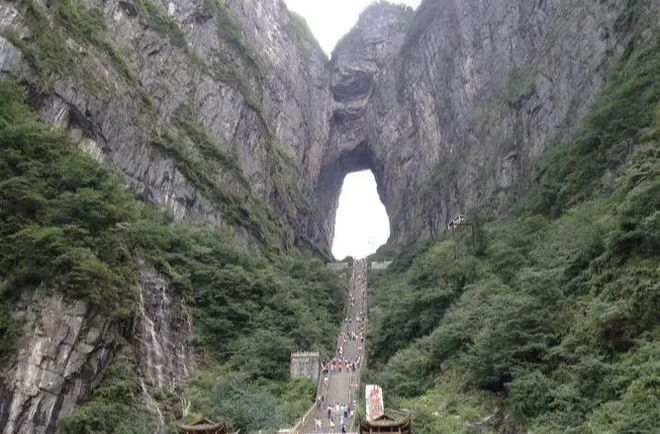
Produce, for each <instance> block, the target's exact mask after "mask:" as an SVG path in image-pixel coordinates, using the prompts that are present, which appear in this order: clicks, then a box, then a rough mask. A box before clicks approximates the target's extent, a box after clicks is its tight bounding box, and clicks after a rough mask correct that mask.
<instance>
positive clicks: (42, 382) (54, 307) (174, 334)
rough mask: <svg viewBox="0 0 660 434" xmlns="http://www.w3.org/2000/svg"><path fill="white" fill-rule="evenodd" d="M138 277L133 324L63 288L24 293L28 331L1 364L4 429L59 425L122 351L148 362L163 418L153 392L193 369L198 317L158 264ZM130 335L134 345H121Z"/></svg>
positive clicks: (19, 312)
mask: <svg viewBox="0 0 660 434" xmlns="http://www.w3.org/2000/svg"><path fill="white" fill-rule="evenodd" d="M139 283H140V288H139V290H140V305H139V311H138V312H137V314H136V322H135V325H134V327H129V326H130V325H129V324H118V323H116V322H113V321H111V320H110V319H108V317H107V316H106V315H103V314H101V313H100V312H98V311H97V310H94V309H90V308H89V307H88V306H87V304H85V303H83V302H81V301H71V300H68V299H66V298H64V296H63V295H62V294H60V293H58V292H56V291H52V292H50V293H49V292H48V291H46V290H39V291H35V292H31V293H28V292H26V293H25V294H24V296H23V298H22V299H21V300H20V302H19V303H18V305H17V306H16V308H15V316H16V318H17V319H18V320H19V321H20V322H21V323H22V324H23V325H24V329H25V334H24V335H23V338H22V339H20V341H19V342H18V344H17V351H16V356H15V357H14V358H13V359H12V360H11V361H10V363H9V365H8V366H6V367H5V368H4V369H2V370H0V392H1V393H0V427H2V431H1V432H2V433H3V434H25V433H35V434H42V433H43V434H46V433H53V432H55V428H56V424H57V421H58V420H59V419H60V418H61V417H62V416H65V415H67V414H68V413H70V412H71V410H73V408H74V406H75V405H76V404H78V403H79V402H80V401H81V400H84V399H86V398H87V397H88V396H89V394H90V392H91V391H92V390H93V388H94V387H96V386H97V385H98V384H99V382H100V381H101V380H102V378H103V374H104V372H105V370H106V368H107V367H108V365H109V364H110V363H111V362H112V360H113V358H114V357H115V355H116V354H117V353H118V351H122V352H123V353H124V354H125V355H128V357H132V358H133V359H134V360H133V361H134V362H135V363H136V365H137V366H139V367H140V368H141V371H142V374H143V377H144V392H145V396H144V404H145V409H146V410H148V411H150V412H151V413H153V416H154V418H153V419H154V420H155V421H158V420H159V418H158V415H159V412H160V410H159V409H158V406H157V404H156V403H155V401H154V400H153V399H151V396H150V395H149V393H150V391H151V390H154V389H162V390H165V391H169V392H172V391H175V390H176V389H177V387H179V386H180V385H181V383H182V381H183V380H185V379H186V378H187V377H188V375H189V374H190V373H191V372H192V369H193V367H194V354H193V347H192V321H191V317H190V315H189V313H188V312H187V310H186V307H185V306H184V305H183V304H182V303H181V301H179V300H177V298H175V297H174V296H173V294H172V293H171V292H170V288H169V284H168V282H167V280H166V279H165V278H164V277H163V276H162V275H160V274H159V273H158V272H157V271H156V270H155V269H154V268H153V266H152V265H150V264H147V263H142V264H140V282H139ZM132 328H134V331H131V330H132ZM124 339H127V340H128V342H129V347H127V348H123V349H122V348H121V342H123V340H124ZM163 427H164V421H162V420H161V426H160V428H161V429H162V428H163Z"/></svg>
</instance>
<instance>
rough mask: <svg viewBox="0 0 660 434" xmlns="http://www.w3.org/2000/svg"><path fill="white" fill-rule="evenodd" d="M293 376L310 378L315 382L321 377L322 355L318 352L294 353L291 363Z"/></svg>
mask: <svg viewBox="0 0 660 434" xmlns="http://www.w3.org/2000/svg"><path fill="white" fill-rule="evenodd" d="M290 373H291V378H292V379H295V378H309V379H310V380H312V381H313V382H314V383H315V384H318V383H319V380H320V379H321V355H320V354H319V353H318V352H310V353H293V354H291V365H290Z"/></svg>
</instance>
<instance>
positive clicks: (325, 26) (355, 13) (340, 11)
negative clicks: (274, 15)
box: [284, 0, 421, 55]
mask: <svg viewBox="0 0 660 434" xmlns="http://www.w3.org/2000/svg"><path fill="white" fill-rule="evenodd" d="M284 2H285V3H286V4H287V6H288V8H289V9H290V10H292V11H295V12H298V13H299V14H300V15H302V16H303V17H304V18H305V20H307V24H309V27H310V29H312V33H314V36H316V39H317V40H318V41H319V43H320V44H321V47H323V49H324V50H325V52H326V53H328V55H330V53H331V52H332V50H333V49H334V48H335V45H337V42H338V41H339V40H340V39H341V37H342V36H344V35H345V34H346V33H348V31H349V30H351V28H352V27H353V26H354V25H355V23H357V19H358V17H359V16H360V12H362V11H363V10H364V8H366V7H367V6H369V5H370V4H371V3H374V0H284ZM420 2H421V0H393V1H392V2H391V3H404V4H407V5H409V6H412V7H415V8H416V7H417V6H419V3H420Z"/></svg>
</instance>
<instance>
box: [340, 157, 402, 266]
mask: <svg viewBox="0 0 660 434" xmlns="http://www.w3.org/2000/svg"><path fill="white" fill-rule="evenodd" d="M334 234H335V236H334V241H333V244H332V254H333V255H334V257H335V258H336V259H337V260H342V259H344V258H346V257H347V256H351V257H353V258H355V259H361V258H365V257H367V256H369V255H371V254H373V253H375V252H376V250H378V248H379V247H380V246H382V245H383V244H385V243H386V242H387V240H388V238H389V236H390V221H389V217H388V215H387V210H386V209H385V206H384V205H383V203H382V201H381V199H380V196H379V195H378V188H377V184H376V177H375V176H374V173H373V172H372V171H371V170H362V171H358V172H351V173H348V174H347V175H346V176H345V177H344V181H343V184H342V187H341V191H340V193H339V205H338V207H337V213H336V215H335V231H334Z"/></svg>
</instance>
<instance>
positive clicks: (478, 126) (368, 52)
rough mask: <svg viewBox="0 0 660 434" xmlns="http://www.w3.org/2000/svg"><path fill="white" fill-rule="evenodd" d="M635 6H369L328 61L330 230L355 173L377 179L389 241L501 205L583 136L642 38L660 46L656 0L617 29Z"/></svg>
mask: <svg viewBox="0 0 660 434" xmlns="http://www.w3.org/2000/svg"><path fill="white" fill-rule="evenodd" d="M625 3H626V2H621V1H613V0H612V1H601V2H574V1H569V0H547V1H541V2H531V3H530V2H510V1H507V0H495V1H490V0H489V1H485V0H484V1H470V2H465V1H459V0H425V1H424V2H423V3H422V5H421V6H420V8H419V10H418V11H417V12H416V13H415V14H414V16H412V17H411V13H410V12H409V11H407V10H406V9H405V8H396V7H393V6H388V5H383V4H380V5H376V6H373V7H371V8H370V9H369V10H368V11H367V12H366V13H364V14H363V16H362V17H361V19H360V22H359V23H358V25H357V26H356V27H355V28H354V29H353V30H352V31H351V33H350V34H349V35H347V36H346V37H345V38H344V39H343V40H342V42H341V43H340V44H339V45H338V47H337V49H336V50H335V52H334V53H333V57H332V61H331V63H332V67H333V75H332V88H331V89H332V91H333V96H334V101H335V103H334V106H333V123H332V127H331V135H330V142H329V145H328V151H327V152H326V160H324V161H327V165H326V166H325V167H327V172H324V170H322V172H321V181H320V183H319V190H318V192H319V197H320V200H321V204H322V209H323V212H324V213H325V218H326V220H325V222H326V231H325V233H327V232H329V231H330V229H328V228H329V227H330V226H331V225H332V222H333V221H334V220H333V219H334V212H335V209H336V205H337V204H336V192H337V191H338V189H339V188H340V185H341V178H342V173H343V172H345V171H347V170H349V171H350V170H353V169H354V168H359V169H364V168H370V169H372V170H373V171H374V173H375V175H376V179H377V182H378V187H379V194H380V196H381V199H382V200H383V202H384V204H385V206H386V208H387V211H388V214H389V217H390V223H391V229H392V235H391V239H390V243H391V244H395V245H396V244H405V243H407V242H411V241H415V240H420V239H424V238H428V237H432V236H435V235H437V234H438V233H439V232H440V231H442V230H444V228H445V226H446V223H447V222H448V221H451V219H453V218H454V217H455V216H456V215H458V214H460V213H465V212H466V211H467V210H469V209H470V208H472V207H474V206H477V205H480V206H486V207H489V208H490V209H491V210H492V211H493V212H498V211H501V210H502V209H504V208H505V207H506V205H507V204H508V203H510V200H511V199H512V198H513V197H515V196H516V195H518V194H519V193H520V191H521V190H524V188H525V183H526V181H527V180H528V179H529V172H530V168H531V165H532V163H533V162H534V161H535V160H536V159H537V158H538V157H539V156H540V155H541V154H542V153H544V152H545V151H546V150H548V149H549V148H551V147H552V146H555V145H557V144H558V143H561V142H562V141H565V140H569V139H570V138H571V137H573V136H574V135H575V134H576V131H577V129H578V127H579V126H580V122H581V120H582V119H583V118H584V116H585V114H586V113H587V112H588V110H589V108H590V107H591V106H592V105H593V104H594V102H595V101H596V100H597V99H598V97H599V95H600V94H601V91H602V90H603V88H604V86H605V84H606V82H607V77H608V73H609V70H610V66H611V65H612V63H613V62H614V61H615V60H616V59H617V58H619V57H620V55H621V53H622V52H623V51H624V50H625V47H626V46H627V44H628V43H629V42H630V39H631V33H635V37H637V38H639V39H640V40H643V39H644V38H651V37H657V34H658V32H657V29H658V22H659V21H660V20H658V4H657V2H650V1H647V2H641V3H643V4H645V8H646V9H644V12H643V13H642V16H643V18H642V20H641V22H640V23H638V27H639V29H638V30H636V31H633V32H630V33H624V32H617V30H615V22H616V19H617V18H618V17H619V16H620V14H621V12H622V11H623V9H624V7H625ZM337 155H339V157H337ZM342 156H344V159H347V160H348V161H347V162H346V161H343V160H342ZM337 162H339V163H337ZM325 167H324V168H325ZM324 173H327V174H328V175H327V176H325V177H324Z"/></svg>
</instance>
